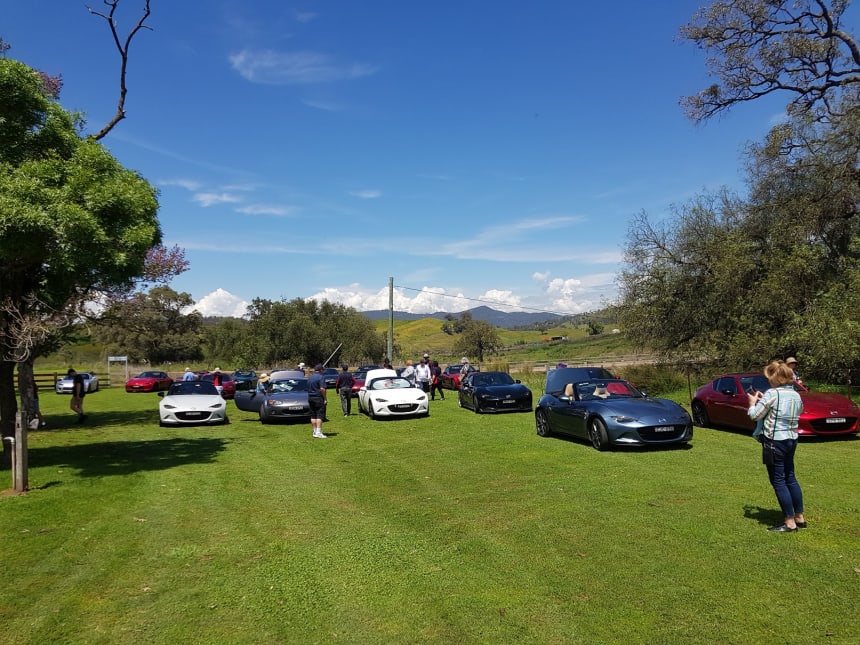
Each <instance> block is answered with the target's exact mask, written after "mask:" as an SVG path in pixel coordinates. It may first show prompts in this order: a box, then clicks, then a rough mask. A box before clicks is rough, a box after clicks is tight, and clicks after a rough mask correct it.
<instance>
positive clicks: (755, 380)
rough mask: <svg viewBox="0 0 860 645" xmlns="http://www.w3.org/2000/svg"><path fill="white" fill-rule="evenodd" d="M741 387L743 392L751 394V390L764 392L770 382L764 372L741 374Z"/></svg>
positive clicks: (768, 387)
mask: <svg viewBox="0 0 860 645" xmlns="http://www.w3.org/2000/svg"><path fill="white" fill-rule="evenodd" d="M741 387H742V388H743V390H744V392H749V393H750V394H752V393H753V392H764V391H766V390H769V389H770V383H768V380H767V378H765V376H764V374H756V375H755V376H742V377H741Z"/></svg>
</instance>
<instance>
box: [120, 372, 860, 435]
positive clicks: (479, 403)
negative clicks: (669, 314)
mask: <svg viewBox="0 0 860 645" xmlns="http://www.w3.org/2000/svg"><path fill="white" fill-rule="evenodd" d="M368 367H370V369H366V370H359V371H356V372H355V373H354V375H355V376H356V377H357V378H356V384H355V386H354V395H355V396H356V398H357V399H358V408H359V411H360V412H362V413H364V414H367V415H368V416H369V417H370V418H374V419H375V418H397V417H404V416H428V415H429V414H430V409H429V403H428V397H427V393H425V392H424V391H423V390H421V389H420V388H416V387H414V386H413V385H412V384H411V383H410V382H409V381H407V380H406V379H404V378H403V377H401V376H399V375H398V373H397V371H395V370H391V369H380V368H377V367H376V366H368ZM244 372H247V373H246V374H244V375H243V376H245V377H247V378H248V380H247V381H246V382H247V383H251V382H253V383H254V384H256V382H255V381H256V374H253V375H252V374H250V372H253V370H244ZM205 376H206V375H205V374H202V375H201V376H200V380H197V381H191V382H177V383H174V384H173V385H171V386H170V389H169V390H168V392H167V396H165V397H164V398H163V399H162V402H161V410H162V414H161V422H162V424H164V425H169V424H174V425H176V424H181V423H201V422H209V423H219V422H223V423H226V422H227V413H226V405H222V403H223V399H224V398H229V397H226V396H224V395H219V393H218V391H217V390H216V389H215V388H214V386H212V383H211V379H208V378H204V377H205ZM330 376H331V378H330V379H327V383H326V385H327V387H330V388H333V387H334V381H335V379H336V378H337V371H336V370H333V373H332V374H331V375H330ZM458 377H459V373H458ZM234 380H235V379H234ZM329 380H330V381H331V383H329V382H328V381H329ZM189 383H190V384H189ZM195 384H196V385H195ZM206 386H211V388H210V387H206ZM768 387H770V386H769V384H768V383H767V380H766V379H765V378H764V376H763V375H761V374H726V375H723V376H720V377H718V378H716V379H714V380H713V381H711V382H709V383H707V384H706V385H704V386H702V387H701V388H699V389H698V390H697V391H696V393H695V395H694V397H693V400H692V402H691V409H692V416H691V415H690V413H688V412H687V410H685V409H684V407H682V406H681V405H679V404H677V403H675V402H674V401H671V400H669V399H664V398H659V397H650V396H648V395H647V394H646V393H644V392H642V391H641V390H639V389H638V388H636V387H635V386H633V385H631V384H630V383H629V382H627V381H625V380H623V379H620V378H617V377H616V376H615V375H613V374H612V373H611V372H610V371H608V370H606V369H605V368H602V367H564V368H559V369H555V370H550V371H549V372H548V373H547V375H546V380H545V385H544V391H543V393H542V395H541V397H540V399H539V400H538V402H537V405H536V406H533V397H532V392H531V390H530V389H529V388H528V387H526V386H525V385H523V384H522V383H520V382H519V381H518V380H516V379H514V378H512V377H511V376H510V375H509V374H507V373H506V372H498V371H492V372H472V373H470V374H468V375H466V376H465V377H464V378H463V380H462V382H459V379H458V383H457V387H455V388H452V389H456V391H457V401H458V404H459V406H460V407H462V408H465V409H469V410H473V411H474V412H475V413H477V414H482V413H488V412H508V411H511V412H513V411H517V412H532V411H534V418H535V427H536V431H537V434H538V435H540V436H542V437H549V436H552V435H568V436H571V437H577V438H581V439H585V440H587V441H589V442H590V443H591V444H592V445H593V446H594V448H596V449H597V450H606V449H607V448H609V447H611V446H654V445H673V444H688V443H689V442H690V441H691V440H692V438H693V425H694V422H695V425H698V426H700V427H715V428H728V429H735V430H739V431H744V432H752V430H753V428H754V425H755V424H754V423H753V422H752V421H750V419H749V417H748V416H747V413H746V412H747V406H748V401H747V397H746V394H747V392H754V391H764V390H766V389H767V388H768ZM797 387H798V389H799V390H800V395H801V398H802V400H803V404H804V412H803V414H802V415H801V418H800V427H799V433H800V434H801V435H802V436H812V435H815V436H832V435H841V434H851V433H857V432H858V419H860V408H858V406H857V404H855V403H854V402H853V401H851V400H850V399H849V398H847V397H844V396H842V395H839V394H835V393H825V392H813V391H809V390H807V389H806V388H803V387H802V386H800V385H798V386H797ZM131 391H136V390H131ZM188 394H193V395H197V396H201V395H206V396H214V397H218V399H220V401H217V400H215V399H212V400H211V401H210V400H203V401H200V400H194V399H191V398H189V399H182V398H180V397H184V396H186V395H188ZM231 396H232V398H234V400H235V404H236V407H237V408H238V409H240V410H244V411H248V412H254V413H256V414H258V415H259V419H260V421H261V422H262V423H275V422H287V421H307V420H308V419H309V418H310V407H309V405H308V400H307V378H306V375H305V373H304V372H303V371H300V370H276V371H274V372H272V374H271V377H270V379H269V381H268V383H267V384H266V391H265V392H262V393H261V392H257V391H256V389H255V387H245V386H243V387H240V388H239V389H238V391H234V393H233V394H232V395H231Z"/></svg>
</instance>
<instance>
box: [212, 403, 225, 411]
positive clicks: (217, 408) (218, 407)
mask: <svg viewBox="0 0 860 645" xmlns="http://www.w3.org/2000/svg"><path fill="white" fill-rule="evenodd" d="M209 407H210V408H212V409H213V410H219V409H221V408H223V407H224V404H222V403H215V404H213V405H210V406H209Z"/></svg>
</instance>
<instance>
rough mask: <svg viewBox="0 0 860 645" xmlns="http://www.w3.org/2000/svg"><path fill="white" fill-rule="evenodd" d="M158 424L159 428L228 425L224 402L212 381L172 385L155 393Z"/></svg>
mask: <svg viewBox="0 0 860 645" xmlns="http://www.w3.org/2000/svg"><path fill="white" fill-rule="evenodd" d="M158 396H160V397H161V402H160V403H159V404H158V424H159V425H160V426H180V425H195V424H198V423H229V421H228V420H227V401H226V400H224V398H223V397H222V396H221V394H220V393H219V392H218V388H216V387H215V385H213V384H212V381H176V382H175V383H174V384H173V385H171V386H170V389H168V390H167V393H164V392H159V393H158Z"/></svg>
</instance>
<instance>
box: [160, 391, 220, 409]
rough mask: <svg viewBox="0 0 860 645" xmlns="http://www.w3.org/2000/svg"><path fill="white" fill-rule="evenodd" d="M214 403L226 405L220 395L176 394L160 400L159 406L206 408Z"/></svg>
mask: <svg viewBox="0 0 860 645" xmlns="http://www.w3.org/2000/svg"><path fill="white" fill-rule="evenodd" d="M216 403H223V404H225V405H226V402H225V401H224V399H223V398H221V395H220V394H178V395H173V396H165V397H164V398H163V399H161V405H167V404H169V405H172V406H175V407H177V408H195V409H199V408H208V407H210V406H213V405H215V404H216Z"/></svg>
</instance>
